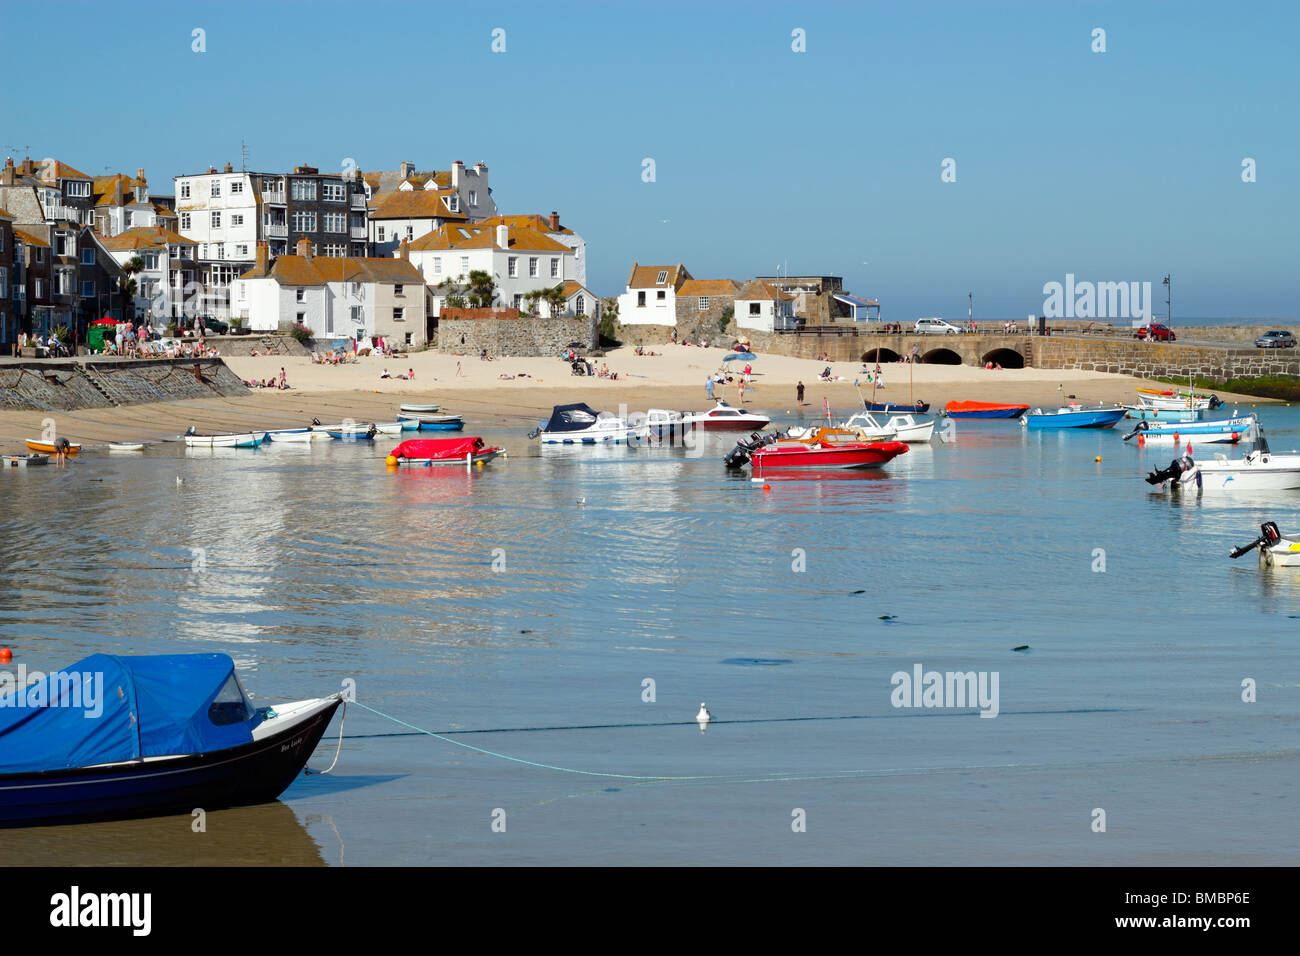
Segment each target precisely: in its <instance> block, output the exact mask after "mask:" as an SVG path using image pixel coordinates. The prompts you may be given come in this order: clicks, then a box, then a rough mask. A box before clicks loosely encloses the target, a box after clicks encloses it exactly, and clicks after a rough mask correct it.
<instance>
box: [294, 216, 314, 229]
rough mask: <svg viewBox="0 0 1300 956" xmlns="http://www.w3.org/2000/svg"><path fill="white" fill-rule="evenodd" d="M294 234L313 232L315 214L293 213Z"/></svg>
mask: <svg viewBox="0 0 1300 956" xmlns="http://www.w3.org/2000/svg"><path fill="white" fill-rule="evenodd" d="M293 231H294V232H315V231H316V214H315V213H314V212H295V213H294V214H293Z"/></svg>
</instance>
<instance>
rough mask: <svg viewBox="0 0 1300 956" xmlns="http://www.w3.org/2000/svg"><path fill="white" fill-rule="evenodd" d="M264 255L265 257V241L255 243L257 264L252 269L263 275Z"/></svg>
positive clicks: (264, 268) (264, 270)
mask: <svg viewBox="0 0 1300 956" xmlns="http://www.w3.org/2000/svg"><path fill="white" fill-rule="evenodd" d="M266 257H267V248H266V243H265V242H259V243H258V244H257V264H256V265H255V266H254V267H253V271H254V272H256V273H257V274H258V275H260V276H264V275H266V273H267V262H266Z"/></svg>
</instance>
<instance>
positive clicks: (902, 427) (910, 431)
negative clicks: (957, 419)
mask: <svg viewBox="0 0 1300 956" xmlns="http://www.w3.org/2000/svg"><path fill="white" fill-rule="evenodd" d="M885 428H892V429H893V430H894V432H895V434H897V435H898V441H905V442H908V443H920V442H927V441H929V440H930V439H931V438H933V437H934V419H933V418H931V419H929V420H928V421H917V420H916V416H915V415H891V416H889V419H888V421H886V422H885Z"/></svg>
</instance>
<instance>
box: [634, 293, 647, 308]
mask: <svg viewBox="0 0 1300 956" xmlns="http://www.w3.org/2000/svg"><path fill="white" fill-rule="evenodd" d="M636 305H637V308H638V309H644V308H645V293H644V292H638V293H637V294H636Z"/></svg>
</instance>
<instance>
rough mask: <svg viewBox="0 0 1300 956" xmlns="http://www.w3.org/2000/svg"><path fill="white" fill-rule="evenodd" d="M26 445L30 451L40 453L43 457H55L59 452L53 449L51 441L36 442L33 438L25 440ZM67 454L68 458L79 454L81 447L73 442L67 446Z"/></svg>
mask: <svg viewBox="0 0 1300 956" xmlns="http://www.w3.org/2000/svg"><path fill="white" fill-rule="evenodd" d="M26 444H27V447H28V448H29V449H31V450H32V451H37V452H40V453H41V454H43V455H56V454H58V451H59V450H58V449H57V448H55V447H54V442H52V441H38V440H36V439H35V438H29V439H27V442H26ZM67 453H68V456H69V457H73V456H76V455H79V454H81V445H80V444H79V443H78V442H73V443H72V444H70V445H69V446H68V452H67Z"/></svg>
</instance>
